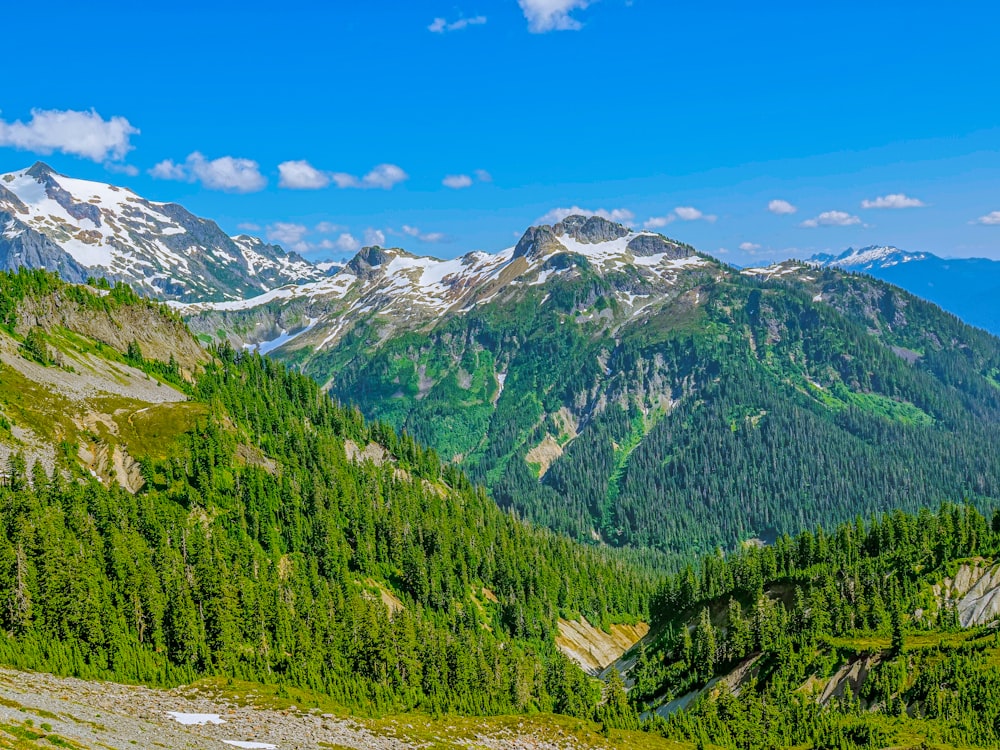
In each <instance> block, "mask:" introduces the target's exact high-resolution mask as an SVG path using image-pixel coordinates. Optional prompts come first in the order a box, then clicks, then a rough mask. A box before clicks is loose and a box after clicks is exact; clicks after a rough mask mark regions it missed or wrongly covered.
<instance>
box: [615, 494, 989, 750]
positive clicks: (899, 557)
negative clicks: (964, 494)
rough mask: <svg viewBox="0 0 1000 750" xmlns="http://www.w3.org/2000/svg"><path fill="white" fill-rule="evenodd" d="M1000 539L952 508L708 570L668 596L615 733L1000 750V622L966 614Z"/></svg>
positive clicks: (786, 541) (755, 742) (889, 518)
mask: <svg viewBox="0 0 1000 750" xmlns="http://www.w3.org/2000/svg"><path fill="white" fill-rule="evenodd" d="M998 529H1000V522H998V517H997V516H994V520H993V523H992V527H991V524H989V523H988V522H987V520H986V519H985V518H983V517H982V516H981V515H979V514H978V513H977V512H975V511H974V510H971V509H970V508H968V507H964V508H963V507H957V506H949V505H943V506H942V507H941V508H940V509H939V510H938V512H937V513H931V512H928V511H922V512H921V513H919V514H918V515H906V514H903V513H900V512H898V511H896V512H893V513H892V514H889V515H886V516H884V517H882V518H878V519H872V520H871V521H870V522H869V524H868V525H865V524H864V523H862V522H861V521H860V520H858V521H856V522H853V523H848V524H845V525H842V526H840V527H838V528H836V529H833V530H831V531H830V532H829V533H827V532H824V531H823V530H822V529H817V530H816V531H815V532H804V533H803V534H801V535H799V536H798V537H796V538H794V539H793V538H791V537H784V538H782V539H780V540H778V541H777V543H776V544H775V545H773V546H770V547H767V548H759V547H754V546H751V547H747V548H746V549H744V550H743V551H741V552H740V553H739V554H737V555H734V556H732V557H730V558H729V559H726V560H722V559H720V558H718V557H714V558H708V559H706V560H705V561H704V563H703V565H702V566H701V568H700V569H698V570H695V569H689V570H687V571H686V572H685V573H684V574H682V575H680V576H677V577H676V578H673V579H671V580H670V581H669V583H668V585H667V586H666V587H665V588H664V590H663V592H662V593H661V596H660V598H659V606H658V611H659V614H660V616H661V619H660V620H659V622H658V624H657V630H658V633H659V636H658V637H657V639H655V641H654V642H651V643H648V644H647V645H646V647H645V648H644V649H643V650H642V652H641V653H640V654H639V655H638V656H637V658H636V659H635V666H634V667H633V668H632V669H631V670H630V671H629V672H628V673H627V674H626V675H625V683H626V684H628V685H630V686H631V687H632V689H631V690H630V691H629V693H628V704H626V703H625V702H624V701H623V700H620V701H619V702H618V705H619V708H620V710H619V711H618V713H617V716H616V720H617V722H618V723H619V725H629V724H630V723H631V724H632V725H634V724H635V723H636V722H637V713H638V712H644V715H645V716H647V717H648V718H649V722H648V723H647V727H648V728H649V729H651V730H654V731H658V732H660V733H662V734H663V735H664V736H666V737H670V738H676V739H687V740H691V741H697V740H698V738H699V737H702V738H711V741H712V742H713V743H715V744H717V745H719V746H722V747H726V748H743V749H746V750H758V749H759V750H770V748H773V747H802V748H806V747H808V748H848V747H870V748H887V747H892V748H899V747H908V748H909V747H912V748H924V747H935V748H938V747H940V748H945V747H947V748H954V747H961V748H966V747H976V748H987V747H989V748H992V747H997V746H998V745H1000V722H998V706H1000V704H998V703H997V697H998V695H1000V667H998V664H1000V639H998V637H997V631H996V624H997V621H996V613H995V612H994V613H992V614H990V615H989V616H986V617H981V618H979V619H976V620H972V619H969V620H966V619H965V618H964V617H963V614H962V613H963V611H964V612H968V611H969V610H963V607H964V606H965V604H966V603H967V602H968V600H969V597H970V595H975V594H977V593H982V592H983V591H985V590H986V589H987V588H989V587H988V586H985V585H982V582H983V581H988V580H989V579H990V578H991V577H992V575H993V573H992V572H984V571H987V570H991V569H993V567H994V564H995V560H996V557H997V554H998V552H1000V535H998ZM972 581H975V582H976V584H975V585H973V584H972ZM993 585H994V586H995V584H993ZM970 588H971V590H969V589H970ZM610 687H611V685H609V688H610Z"/></svg>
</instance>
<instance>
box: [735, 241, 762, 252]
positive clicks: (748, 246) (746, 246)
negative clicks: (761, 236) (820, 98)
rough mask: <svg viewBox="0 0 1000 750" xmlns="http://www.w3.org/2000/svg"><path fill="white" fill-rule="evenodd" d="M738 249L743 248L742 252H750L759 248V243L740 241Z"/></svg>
mask: <svg viewBox="0 0 1000 750" xmlns="http://www.w3.org/2000/svg"><path fill="white" fill-rule="evenodd" d="M740 250H743V251H744V252H748V253H752V252H754V251H755V250H760V245H758V244H757V243H756V242H741V243H740Z"/></svg>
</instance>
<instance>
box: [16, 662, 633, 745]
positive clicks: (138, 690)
mask: <svg viewBox="0 0 1000 750" xmlns="http://www.w3.org/2000/svg"><path fill="white" fill-rule="evenodd" d="M247 698H248V696H247V695H243V696H240V695H239V694H232V695H225V696H223V695H222V694H221V693H219V692H218V691H212V690H210V689H203V690H198V689H194V688H191V687H181V688H176V689H173V690H157V689H151V688H147V687H143V686H135V685H119V684H115V683H106V682H91V681H85V680H78V679H73V678H64V677H55V676H53V675H49V674H39V673H33V672H20V671H16V670H12V669H5V668H0V748H14V749H17V750H20V749H21V748H36V747H37V748H43V747H44V748H50V747H53V746H55V747H67V748H94V749H96V748H105V749H106V750H135V748H164V749H165V750H181V749H184V750H187V749H192V750H194V749H197V750H202V749H205V748H209V749H210V748H217V749H218V750H226V748H231V747H243V748H249V749H251V750H254V749H256V750H267V749H268V748H277V749H278V750H299V749H301V748H310V749H312V748H338V749H340V750H343V749H344V748H358V749H359V750H368V749H371V750H403V749H405V748H417V747H433V748H478V749H481V750H514V749H515V748H528V749H536V750H571V749H574V748H594V747H601V746H602V745H601V743H600V742H599V741H598V742H596V743H595V742H594V741H592V740H591V739H588V740H581V739H580V738H577V737H573V736H570V735H569V734H568V733H566V732H565V731H564V730H562V729H555V728H546V730H545V731H544V732H540V731H538V728H537V727H532V726H530V725H529V724H526V723H521V722H515V723H514V724H498V723H496V722H491V723H490V724H489V725H486V724H484V725H483V727H482V730H481V731H477V728H476V725H475V722H474V721H472V723H471V725H470V724H469V720H464V725H463V727H462V728H461V730H458V728H457V727H454V726H449V725H448V722H445V723H444V724H443V725H442V726H441V727H440V729H436V728H435V729H427V728H425V727H424V726H423V725H424V722H423V721H422V720H421V719H420V718H417V717H413V719H412V723H411V721H410V720H409V719H408V718H407V717H403V718H402V719H401V720H400V721H399V722H398V726H392V725H388V724H386V723H385V722H380V723H378V724H373V725H372V726H366V725H365V723H363V722H362V721H361V720H353V719H349V718H343V717H337V716H334V715H332V714H323V713H320V712H319V710H317V709H311V710H304V709H299V708H297V707H295V706H290V707H288V708H286V709H274V708H262V707H260V706H257V705H253V702H252V701H248V700H247ZM176 715H179V718H180V720H181V721H178V717H177V716H176ZM190 721H202V722H204V723H194V724H185V723H181V722H190ZM415 725H417V726H415ZM427 726H428V727H429V726H430V725H429V724H428V725H427ZM451 730H456V731H454V732H452V731H451ZM553 730H554V731H553ZM393 735H396V736H393ZM594 739H596V738H594ZM611 746H613V747H621V744H619V743H612V744H611V745H609V747H611Z"/></svg>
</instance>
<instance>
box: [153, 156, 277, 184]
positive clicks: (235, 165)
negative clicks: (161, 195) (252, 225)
mask: <svg viewBox="0 0 1000 750" xmlns="http://www.w3.org/2000/svg"><path fill="white" fill-rule="evenodd" d="M149 174H151V175H152V176H153V177H157V178H159V179H161V180H182V181H187V182H200V183H201V184H202V185H204V186H205V187H207V188H208V189H209V190H223V191H225V192H227V193H254V192H257V191H258V190H263V189H264V186H265V185H266V184H267V179H266V178H265V177H264V175H262V174H261V173H260V165H259V164H257V162H255V161H253V160H252V159H239V158H236V157H233V156H221V157H219V158H218V159H206V158H205V157H204V156H203V155H202V154H201V153H199V152H197V151H195V152H194V153H192V154H191V155H189V156H188V158H187V159H185V160H184V163H183V164H178V163H176V162H174V161H172V160H171V159H164V160H163V161H161V162H160V163H159V164H157V165H156V166H154V167H153V168H152V169H150V170H149Z"/></svg>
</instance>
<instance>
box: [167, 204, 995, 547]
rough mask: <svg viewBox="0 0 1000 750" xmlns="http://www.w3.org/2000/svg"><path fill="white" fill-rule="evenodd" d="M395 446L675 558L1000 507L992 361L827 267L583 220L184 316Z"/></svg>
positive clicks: (374, 251) (505, 502) (945, 329)
mask: <svg viewBox="0 0 1000 750" xmlns="http://www.w3.org/2000/svg"><path fill="white" fill-rule="evenodd" d="M183 312H184V314H186V315H189V316H192V317H191V318H190V324H191V325H192V327H193V328H194V329H195V330H197V331H199V332H200V334H201V335H202V336H205V337H207V338H212V337H214V336H221V337H228V338H230V339H231V340H233V341H234V342H235V343H237V344H244V345H247V344H250V345H252V343H254V342H257V341H261V340H264V341H265V342H267V343H266V345H265V346H264V347H263V348H264V349H266V350H267V351H269V352H270V354H271V355H272V356H274V357H276V358H279V359H283V360H285V361H288V362H290V363H293V364H295V365H296V366H298V367H300V368H301V369H302V370H303V371H304V372H306V373H308V374H310V375H312V376H313V377H314V378H315V379H316V380H318V381H319V382H321V383H323V384H325V386H326V387H327V388H328V389H329V391H330V392H331V393H332V394H333V395H335V396H337V397H338V398H340V399H342V400H343V401H345V402H349V403H356V404H358V405H359V406H360V407H361V409H362V411H363V412H364V413H365V414H366V415H367V416H368V417H370V418H373V419H380V420H385V421H387V422H389V423H390V424H392V425H394V426H395V427H397V428H405V429H406V430H407V431H408V432H409V433H410V434H412V435H414V436H415V437H416V438H417V439H419V440H421V441H423V442H426V443H428V444H430V445H432V446H434V447H435V448H436V449H437V450H438V451H439V452H440V453H441V455H442V456H444V458H445V459H446V460H450V461H453V462H456V463H458V464H459V465H461V466H462V467H463V468H465V469H466V470H467V471H469V472H470V473H471V475H472V476H473V477H474V478H476V479H477V480H480V481H483V482H485V483H486V484H487V485H488V486H489V487H490V488H491V490H492V492H493V495H494V497H495V499H496V500H497V501H498V502H499V503H500V504H501V505H502V506H504V507H508V506H509V507H514V508H516V509H517V510H518V511H520V512H521V513H523V514H524V515H525V516H527V517H528V518H531V519H533V520H535V521H538V522H541V523H544V524H546V525H549V526H551V527H552V528H554V529H558V530H560V531H563V532H566V533H569V534H571V535H573V536H574V537H576V538H579V539H597V540H603V541H605V542H608V543H612V544H628V545H639V546H653V547H658V548H661V549H663V550H666V551H669V552H674V553H677V554H679V555H689V554H690V553H691V551H692V550H695V549H703V550H707V549H712V548H714V547H715V546H716V545H722V546H724V547H731V546H732V545H734V544H736V543H737V542H738V541H739V540H741V539H746V538H748V537H752V536H755V535H756V536H762V537H764V538H771V537H773V536H774V535H778V534H781V533H784V532H786V531H787V532H793V531H796V530H798V529H800V528H802V527H803V526H807V525H810V524H819V523H824V524H829V523H835V522H837V521H840V520H844V519H847V518H851V517H853V516H854V515H855V514H857V513H859V512H860V513H864V514H867V513H869V512H872V511H875V510H879V509H885V508H889V507H895V506H899V507H903V508H916V507H920V506H926V505H931V506H936V505H937V504H938V503H939V502H940V501H941V500H942V499H946V498H953V499H959V498H961V497H968V498H969V499H971V500H974V501H975V502H980V503H983V504H992V503H994V502H996V501H997V499H998V498H1000V457H998V456H997V454H996V451H995V449H994V447H993V446H995V445H996V444H998V441H1000V385H998V380H997V375H998V373H1000V342H998V341H997V339H994V338H993V337H991V336H989V335H986V334H984V333H982V332H979V331H976V330H975V329H972V328H969V327H968V326H965V325H963V324H961V323H960V322H959V321H957V320H956V319H955V318H954V317H952V316H949V315H947V314H945V313H942V312H941V310H939V309H938V308H936V307H934V306H933V305H930V304H928V303H926V302H923V301H921V300H919V299H917V298H915V297H913V296H912V295H909V294H907V293H905V292H903V291H901V290H899V289H897V288H894V287H891V286H889V285H887V284H885V283H883V282H880V281H877V280H875V279H871V278H865V277H860V276H850V275H845V274H844V273H842V272H839V271H837V270H835V269H817V268H815V267H812V266H808V265H804V264H795V263H789V264H782V265H780V266H775V267H771V268H768V269H756V270H750V271H746V272H739V271H737V270H736V269H733V268H730V267H728V266H725V265H723V264H721V263H719V262H717V261H715V260H713V259H711V258H708V257H706V256H702V255H698V254H697V253H695V252H694V251H693V249H691V248H689V247H686V246H683V245H679V244H677V243H675V242H672V241H669V240H667V239H665V238H663V237H660V236H659V235H655V234H652V233H648V232H632V231H630V230H628V229H626V228H625V227H622V226H620V225H616V224H612V223H610V222H606V221H604V220H602V219H598V218H590V219H584V218H582V217H570V218H568V219H567V220H565V221H564V222H562V223H560V224H557V225H555V226H553V227H536V228H532V229H531V230H529V231H528V232H527V233H526V234H525V236H524V237H523V238H522V240H521V241H520V242H519V243H518V245H517V246H516V247H515V248H511V249H510V250H507V251H504V252H502V253H499V254H498V255H494V256H490V255H485V254H473V255H470V256H465V257H464V258H460V259H457V260H455V261H436V260H433V259H426V258H414V257H413V256H409V255H407V254H405V253H403V252H402V251H398V250H382V249H379V248H369V249H366V250H365V251H363V252H362V253H361V254H359V256H358V257H357V258H355V259H354V260H353V261H352V262H351V263H350V264H349V265H348V266H347V268H346V269H345V270H344V271H342V272H340V273H339V274H337V275H335V276H333V277H331V278H330V279H327V280H324V281H323V282H319V283H317V284H314V285H304V286H302V287H297V288H286V289H282V290H277V291H275V292H273V293H271V294H269V295H265V296H263V297H260V298H257V299H255V300H250V301H246V302H233V303H222V304H215V305H201V306H193V307H192V306H189V307H186V308H184V309H183Z"/></svg>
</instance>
